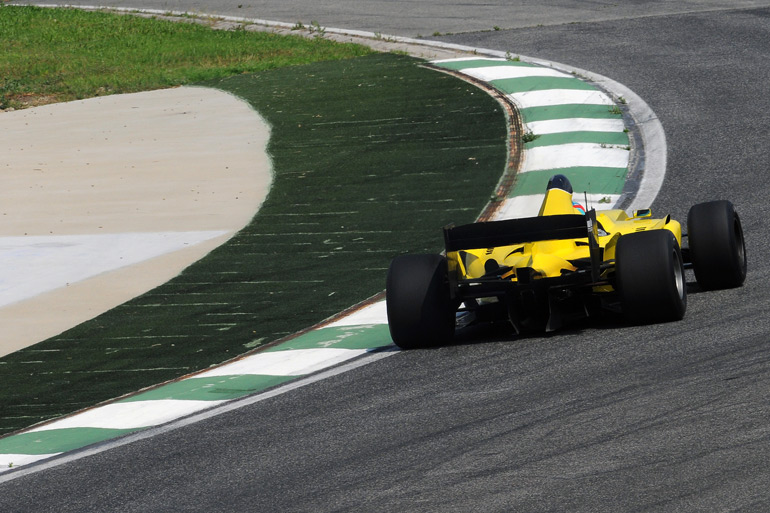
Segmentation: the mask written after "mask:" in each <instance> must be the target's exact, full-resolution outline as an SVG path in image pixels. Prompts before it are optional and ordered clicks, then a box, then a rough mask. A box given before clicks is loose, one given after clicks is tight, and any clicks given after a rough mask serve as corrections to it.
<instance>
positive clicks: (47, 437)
mask: <svg viewBox="0 0 770 513" xmlns="http://www.w3.org/2000/svg"><path fill="white" fill-rule="evenodd" d="M140 429H143V428H137V429H106V428H64V429H52V430H49V431H36V432H34V433H22V434H19V435H16V436H11V437H8V438H2V439H0V454H53V453H58V452H67V451H72V450H74V449H80V448H81V447H85V446H86V445H91V444H95V443H98V442H103V441H105V440H111V439H113V438H117V437H119V436H123V435H127V434H129V433H133V432H135V431H139V430H140Z"/></svg>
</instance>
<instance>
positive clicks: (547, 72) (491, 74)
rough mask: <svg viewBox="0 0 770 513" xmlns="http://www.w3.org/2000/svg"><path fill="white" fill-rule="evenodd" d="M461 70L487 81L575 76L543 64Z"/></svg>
mask: <svg viewBox="0 0 770 513" xmlns="http://www.w3.org/2000/svg"><path fill="white" fill-rule="evenodd" d="M461 71H462V72H463V73H465V74H466V75H470V76H472V77H474V78H478V79H479V80H484V81H485V82H490V81H492V80H505V79H508V78H531V77H542V78H573V77H572V76H571V75H568V74H566V73H562V72H561V71H557V70H555V69H551V68H544V67H542V66H487V67H483V68H463V69H462V70H461ZM575 80H577V79H575Z"/></svg>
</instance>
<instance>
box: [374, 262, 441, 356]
mask: <svg viewBox="0 0 770 513" xmlns="http://www.w3.org/2000/svg"><path fill="white" fill-rule="evenodd" d="M385 301H386V307H387V312H388V327H389V329H390V336H391V338H392V339H393V342H395V344H396V345H397V346H398V347H400V348H402V349H414V348H419V347H431V346H437V345H440V344H445V343H447V342H449V341H450V340H451V339H452V337H453V335H454V331H455V311H456V308H455V307H454V306H453V304H452V300H451V297H450V291H449V277H448V270H447V261H446V258H445V257H443V256H441V255H401V256H398V257H396V258H394V259H393V261H392V262H391V264H390V268H389V269H388V277H387V286H386V290H385Z"/></svg>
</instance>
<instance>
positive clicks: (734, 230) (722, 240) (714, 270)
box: [687, 200, 746, 290]
mask: <svg viewBox="0 0 770 513" xmlns="http://www.w3.org/2000/svg"><path fill="white" fill-rule="evenodd" d="M687 238H688V241H689V245H690V260H691V261H692V267H693V270H694V271H695V279H696V280H697V281H698V285H700V286H701V288H704V289H710V290H715V289H727V288H733V287H740V286H741V285H743V282H744V280H745V279H746V245H745V243H744V240H743V229H742V228H741V219H740V217H738V213H737V212H736V211H735V207H734V206H733V204H732V203H730V202H729V201H726V200H720V201H710V202H708V203H699V204H697V205H694V206H693V207H692V208H691V209H690V212H689V213H688V214H687Z"/></svg>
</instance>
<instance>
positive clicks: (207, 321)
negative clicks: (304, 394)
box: [0, 55, 506, 433]
mask: <svg viewBox="0 0 770 513" xmlns="http://www.w3.org/2000/svg"><path fill="white" fill-rule="evenodd" d="M206 85H209V86H215V87H221V88H223V89H226V90H228V91H231V92H233V93H235V94H237V95H239V96H242V97H244V98H246V99H247V100H248V101H249V102H250V103H251V104H252V105H253V106H254V108H255V109H256V110H257V111H259V112H260V113H261V114H262V115H263V116H264V117H265V118H266V119H267V120H268V121H269V123H270V124H271V125H272V137H271V142H270V145H269V151H270V153H271V155H272V157H273V163H274V174H275V181H274V184H273V187H272V189H271V191H270V194H269V196H268V198H267V199H266V200H265V203H264V204H263V206H262V209H261V210H260V211H259V213H258V214H257V216H256V217H255V218H254V219H253V220H252V222H251V223H250V224H249V225H248V226H247V227H246V228H245V229H244V230H243V231H242V232H240V233H239V234H238V235H236V236H235V237H234V238H233V239H232V240H231V241H230V242H229V243H227V244H226V245H224V246H222V247H220V248H218V249H217V250H215V251H213V252H212V253H211V254H210V255H208V256H207V257H206V258H204V259H203V260H201V261H199V262H198V263H196V264H194V265H192V266H191V267H189V268H188V269H187V270H185V271H184V272H183V273H182V274H181V275H180V276H178V277H177V278H175V279H174V280H172V281H171V282H169V283H168V284H165V285H162V286H160V287H158V288H156V289H155V290H153V291H151V292H149V293H147V294H145V295H143V296H141V297H139V298H136V299H135V300H132V301H129V302H128V303H126V304H124V305H122V306H119V307H118V308H115V309H114V310H111V311H110V312H107V313H105V314H104V315H101V316H99V317H97V318H96V319H94V320H92V321H90V322H86V323H84V324H82V325H80V326H78V327H76V328H73V329H71V330H69V331H67V332H65V333H63V334H62V335H60V336H58V337H54V338H52V339H50V340H48V341H45V342H43V343H41V344H38V345H36V346H33V347H32V348H29V349H27V350H22V351H18V352H16V353H13V354H11V355H8V356H6V357H4V358H2V359H0V382H2V384H3V386H2V387H1V388H0V405H2V409H0V433H7V432H10V431H13V430H17V429H20V428H23V427H26V426H29V425H31V424H33V423H35V422H38V421H41V420H44V419H49V418H52V417H55V416H57V415H60V414H64V413H69V412H72V411H74V410H76V409H78V408H82V407H86V406H91V405H94V404H96V403H98V402H100V401H104V400H107V399H110V398H114V397H118V396H120V395H122V394H125V393H128V392H132V391H135V390H139V389H142V388H144V387H147V386H150V385H153V384H156V383H162V382H164V381H168V380H170V379H173V378H175V377H178V376H181V375H184V374H186V373H189V372H192V371H195V370H198V369H202V368H206V367H208V366H209V365H211V364H214V363H218V362H222V361H225V360H228V359H230V358H232V357H234V356H236V355H238V354H242V353H243V352H245V351H246V350H247V349H249V348H253V347H258V346H259V345H261V344H265V343H268V342H271V341H274V340H276V339H279V338H281V337H283V336H286V335H288V334H291V333H294V332H296V331H297V330H300V329H303V328H306V327H308V326H311V325H313V324H315V323H317V322H319V321H321V320H323V319H325V318H327V317H329V316H331V315H333V314H335V313H337V312H339V311H341V310H343V309H345V308H347V307H349V306H351V305H353V304H355V303H357V302H358V301H361V300H363V299H366V298H367V297H370V296H371V295H373V294H375V293H377V292H379V291H381V290H382V289H383V288H384V285H385V273H386V269H387V267H388V265H389V262H390V260H391V259H392V257H393V256H395V255H396V254H399V253H402V252H420V251H430V252H437V251H440V250H441V249H442V245H443V243H442V235H441V227H442V226H443V225H445V224H447V223H449V222H456V223H468V222H472V221H473V220H474V219H475V217H476V216H477V215H478V213H479V212H480V210H481V209H482V208H483V206H484V204H485V203H486V201H487V199H488V198H489V194H490V191H492V190H494V187H495V185H496V183H497V181H498V179H499V177H500V175H501V173H502V172H503V171H504V168H505V158H506V149H505V141H506V127H505V118H504V115H503V113H502V111H501V109H500V107H499V105H498V104H497V103H496V102H495V100H493V99H492V98H491V97H489V96H488V95H486V94H480V92H479V90H478V89H476V88H475V87H473V86H471V85H469V84H467V83H465V82H463V81H461V80H458V79H456V78H454V77H451V76H449V75H446V74H443V73H437V72H435V71H432V70H428V69H424V68H421V67H420V66H418V61H416V60H414V59H411V58H408V57H404V56H395V55H372V56H368V57H362V58H358V59H353V60H348V61H338V62H331V63H322V64H311V65H306V66H298V67H292V68H284V69H278V70H272V71H266V72H262V73H259V74H256V75H240V76H237V77H233V78H231V79H225V80H218V81H214V82H209V83H207V84H206ZM193 294H194V295H195V296H194V297H195V301H189V296H191V295H193ZM186 302H189V303H190V304H189V306H184V307H180V306H173V305H180V304H184V303H186ZM193 303H194V304H193ZM202 303H210V305H209V306H202V305H201V304H202ZM150 305H151V306H150ZM165 305H168V306H165ZM49 349H58V350H59V351H47V350H49ZM41 350H46V351H41Z"/></svg>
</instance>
